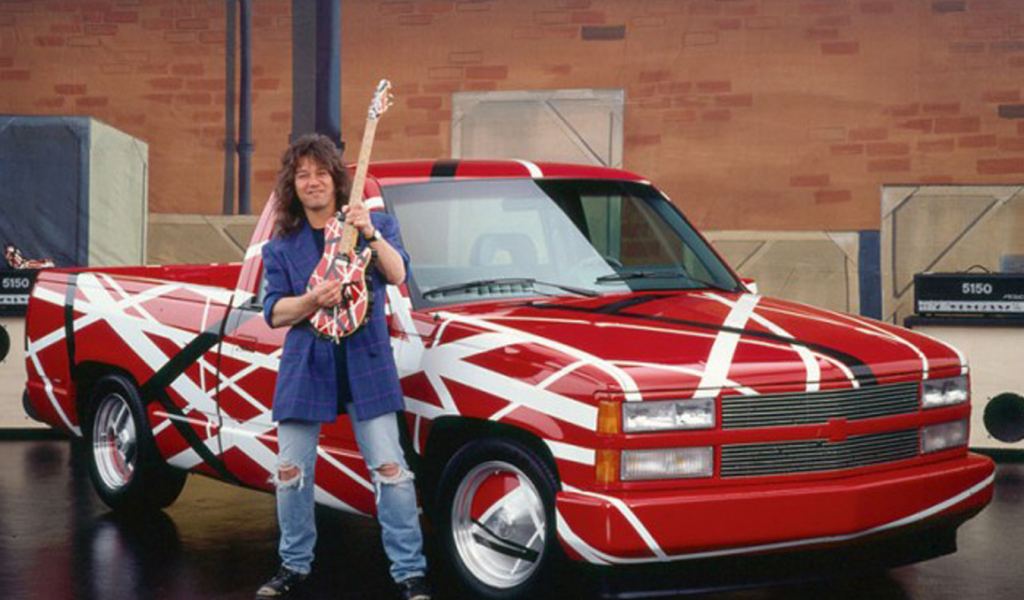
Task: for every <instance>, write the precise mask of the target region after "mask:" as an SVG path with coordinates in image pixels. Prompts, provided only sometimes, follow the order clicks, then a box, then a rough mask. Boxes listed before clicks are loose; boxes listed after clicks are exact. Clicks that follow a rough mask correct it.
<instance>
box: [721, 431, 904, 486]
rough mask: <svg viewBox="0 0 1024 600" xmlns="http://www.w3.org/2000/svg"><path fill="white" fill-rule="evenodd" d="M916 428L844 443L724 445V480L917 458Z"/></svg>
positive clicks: (855, 437) (814, 441) (875, 434)
mask: <svg viewBox="0 0 1024 600" xmlns="http://www.w3.org/2000/svg"><path fill="white" fill-rule="evenodd" d="M917 431H918V430H917V429H916V428H915V429H905V430H902V431H891V432H886V433H873V434H869V435H858V436H852V437H850V438H848V439H846V440H844V441H842V442H834V443H833V442H829V441H828V440H800V441H795V442H777V443H768V444H729V445H725V446H722V465H721V475H722V477H743V476H750V475H780V474H786V473H805V472H810V471H831V470H837V469H851V468H854V467H863V466H866V465H875V464H879V463H885V462H892V461H897V460H903V459H907V458H914V457H915V456H917V455H918V444H919V442H918V433H917Z"/></svg>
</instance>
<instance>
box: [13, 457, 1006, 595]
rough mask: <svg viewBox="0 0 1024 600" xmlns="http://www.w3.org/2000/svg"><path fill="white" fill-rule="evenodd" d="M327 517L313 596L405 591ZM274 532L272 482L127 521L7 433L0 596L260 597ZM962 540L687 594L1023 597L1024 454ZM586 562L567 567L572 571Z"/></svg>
mask: <svg viewBox="0 0 1024 600" xmlns="http://www.w3.org/2000/svg"><path fill="white" fill-rule="evenodd" d="M318 525H319V530H320V541H319V544H318V548H317V557H318V558H317V563H316V566H315V570H314V576H313V579H312V581H311V583H310V586H309V593H308V594H307V596H308V597H309V598H315V599H318V598H344V599H357V598H374V599H376V598H395V597H397V596H396V595H395V593H394V591H393V589H392V587H391V585H390V583H389V580H388V577H387V568H386V562H385V559H384V555H383V552H382V550H381V548H380V542H379V537H378V530H377V527H376V525H375V523H374V522H372V521H370V520H366V519H361V518H356V517H351V516H346V515H342V514H338V513H334V512H330V511H323V512H321V513H320V514H319V515H318ZM276 535H277V530H276V524H275V521H274V504H273V498H272V497H271V496H269V495H266V494H261V493H257V492H252V491H247V490H243V489H239V488H234V487H231V486H228V485H226V484H221V483H218V482H215V481H212V480H210V479H206V478H204V477H191V478H190V479H189V482H188V484H187V486H186V488H185V491H184V493H183V494H182V496H181V498H179V499H178V501H177V502H176V503H175V504H174V505H173V506H171V507H170V508H169V509H167V511H166V512H165V513H161V514H159V515H157V516H156V517H150V518H149V519H147V520H146V521H144V522H132V521H126V520H123V519H120V518H118V517H115V516H113V515H112V514H110V513H109V512H108V511H107V510H106V508H105V507H104V505H103V504H102V503H101V502H100V501H99V500H98V499H97V497H96V496H95V494H94V493H93V491H92V487H91V484H90V483H89V477H88V474H87V472H86V467H85V464H84V462H82V460H81V459H80V458H79V453H78V452H77V451H73V450H72V448H71V445H70V444H69V443H68V442H66V441H59V440H58V441H4V442H0V597H2V598H44V599H50V598H53V599H72V598H74V599H83V600H85V599H88V600H92V599H104V600H106V599H121V598H124V599H160V600H162V599H187V598H223V599H241V598H251V597H252V594H253V591H254V590H255V589H256V587H258V585H259V584H260V583H261V582H262V580H263V579H265V578H266V577H267V576H268V575H269V574H271V573H272V572H273V571H274V569H275V568H276V556H275V543H276ZM959 545H960V550H959V551H958V552H957V553H956V554H953V555H950V556H945V557H942V558H939V559H936V560H932V561H928V562H925V563H921V564H917V565H914V566H909V567H903V568H899V569H895V570H892V571H889V572H887V573H883V574H877V575H872V576H870V577H856V578H849V579H848V580H845V581H844V580H830V581H825V582H817V583H804V584H799V585H788V586H782V587H772V588H753V589H748V590H745V591H739V592H736V591H734V592H729V593H716V594H701V595H699V596H692V595H691V596H689V597H690V598H699V599H700V600H776V599H781V598H806V599H811V598H815V599H816V598H842V599H853V598H857V599H862V598H894V599H950V600H953V599H955V600H967V599H971V598H984V599H999V600H1002V599H1007V600H1009V599H1016V598H1022V597H1024V567H1022V560H1024V465H1021V464H1001V465H1000V466H999V470H998V472H997V481H996V494H995V500H994V501H993V503H992V504H991V505H990V506H989V507H988V508H987V509H986V510H985V511H984V512H982V513H981V514H980V515H979V516H977V517H976V518H974V519H973V520H972V521H970V522H968V523H967V524H966V525H964V526H963V527H962V528H961V529H960V534H959ZM583 576H584V575H583V574H581V573H578V572H574V571H572V570H568V571H566V572H565V578H566V579H570V580H571V579H577V578H582V577H583ZM440 587H441V592H442V593H439V594H438V596H439V597H440V598H448V597H450V596H449V595H445V594H444V593H443V592H444V590H445V589H447V586H445V585H444V582H443V581H442V582H441V586H440ZM572 587H573V588H575V589H583V588H582V586H580V587H577V586H575V585H573V586H572ZM549 596H550V597H551V598H556V597H558V598H563V597H565V594H564V591H560V592H557V593H552V594H549ZM586 597H588V596H587V595H586V594H585V593H574V594H573V598H574V600H583V599H584V598H586Z"/></svg>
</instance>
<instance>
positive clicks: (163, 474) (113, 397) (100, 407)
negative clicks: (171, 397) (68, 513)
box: [84, 375, 188, 513]
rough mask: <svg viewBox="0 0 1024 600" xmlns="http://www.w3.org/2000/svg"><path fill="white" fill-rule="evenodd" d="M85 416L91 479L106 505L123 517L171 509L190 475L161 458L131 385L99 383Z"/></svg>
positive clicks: (122, 380)
mask: <svg viewBox="0 0 1024 600" xmlns="http://www.w3.org/2000/svg"><path fill="white" fill-rule="evenodd" d="M85 412H86V419H85V423H84V425H85V427H84V434H85V440H86V445H87V448H88V452H87V454H88V457H89V476H90V478H91V479H92V484H93V487H94V488H95V489H96V493H97V494H98V495H99V497H100V499H102V500H103V502H104V504H106V505H107V506H109V507H110V508H111V509H112V510H114V511H116V512H123V513H140V512H150V511H155V510H159V509H161V508H164V507H167V506H170V505H171V503H173V502H174V501H175V500H176V499H177V498H178V495H179V494H180V493H181V490H182V488H183V487H185V479H186V478H187V477H188V473H187V472H186V471H182V470H180V469H175V468H173V467H171V466H169V465H168V464H167V463H166V462H164V459H163V457H162V456H160V453H159V451H158V450H157V447H156V442H155V441H154V440H153V433H152V431H150V428H149V422H148V421H147V419H146V411H145V408H144V407H143V404H142V399H141V397H140V396H139V390H138V388H136V387H135V384H134V383H133V382H132V381H131V380H130V379H128V378H127V377H124V376H122V375H107V376H105V377H103V378H102V379H100V380H99V381H98V382H97V383H96V385H95V387H94V388H93V391H92V394H91V396H90V401H89V404H88V405H87V407H86V410H85Z"/></svg>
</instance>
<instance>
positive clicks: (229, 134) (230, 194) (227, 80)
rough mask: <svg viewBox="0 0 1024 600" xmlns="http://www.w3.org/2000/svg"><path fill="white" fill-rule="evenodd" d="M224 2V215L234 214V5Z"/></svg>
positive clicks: (233, 1)
mask: <svg viewBox="0 0 1024 600" xmlns="http://www.w3.org/2000/svg"><path fill="white" fill-rule="evenodd" d="M236 1H237V0H225V1H224V4H225V8H226V9H227V10H226V11H225V14H226V17H225V18H226V21H227V22H226V30H227V31H226V35H225V37H224V210H223V212H224V214H225V215H232V214H234V213H235V152H236V151H237V148H235V22H236V21H237V19H238V15H237V11H236V10H235V3H236Z"/></svg>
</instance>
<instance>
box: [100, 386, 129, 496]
mask: <svg viewBox="0 0 1024 600" xmlns="http://www.w3.org/2000/svg"><path fill="white" fill-rule="evenodd" d="M137 447H138V436H137V433H136V431H135V421H134V420H133V419H132V411H131V408H130V407H129V406H128V401H127V400H126V399H125V398H124V397H123V396H122V395H121V394H118V393H112V394H110V395H108V396H106V397H104V398H103V400H101V401H100V406H99V408H97V409H96V417H95V418H94V419H93V422H92V454H93V460H94V462H95V463H96V471H97V472H98V474H99V476H100V479H102V480H103V483H104V484H106V485H107V486H108V487H109V488H110V489H112V490H117V489H120V488H123V487H124V486H126V485H128V482H130V481H131V479H132V475H133V474H134V473H135V462H136V456H137V453H136V449H137Z"/></svg>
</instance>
